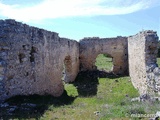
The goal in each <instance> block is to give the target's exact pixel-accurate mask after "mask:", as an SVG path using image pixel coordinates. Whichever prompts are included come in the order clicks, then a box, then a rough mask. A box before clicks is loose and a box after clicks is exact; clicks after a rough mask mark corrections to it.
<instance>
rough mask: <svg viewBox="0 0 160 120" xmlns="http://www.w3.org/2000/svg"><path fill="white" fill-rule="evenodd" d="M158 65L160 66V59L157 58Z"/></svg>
mask: <svg viewBox="0 0 160 120" xmlns="http://www.w3.org/2000/svg"><path fill="white" fill-rule="evenodd" d="M157 64H158V66H160V58H157Z"/></svg>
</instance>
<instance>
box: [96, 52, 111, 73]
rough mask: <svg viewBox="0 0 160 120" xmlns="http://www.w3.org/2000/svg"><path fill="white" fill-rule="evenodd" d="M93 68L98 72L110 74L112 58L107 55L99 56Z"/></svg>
mask: <svg viewBox="0 0 160 120" xmlns="http://www.w3.org/2000/svg"><path fill="white" fill-rule="evenodd" d="M95 66H96V67H97V69H98V70H103V71H106V72H111V71H112V70H113V58H112V57H111V56H110V55H108V54H99V55H98V56H97V57H96V62H95Z"/></svg>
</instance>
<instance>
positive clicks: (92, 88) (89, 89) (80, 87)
mask: <svg viewBox="0 0 160 120" xmlns="http://www.w3.org/2000/svg"><path fill="white" fill-rule="evenodd" d="M118 77H120V76H118V75H115V74H113V73H112V72H106V71H99V70H96V71H83V72H80V73H79V74H78V76H77V77H76V80H75V81H74V82H73V84H74V86H75V87H76V88H77V91H78V94H79V96H83V97H87V96H94V95H96V94H97V89H98V88H97V86H98V84H99V82H98V79H99V78H111V79H114V78H118Z"/></svg>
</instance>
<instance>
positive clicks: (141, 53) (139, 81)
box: [128, 31, 160, 96]
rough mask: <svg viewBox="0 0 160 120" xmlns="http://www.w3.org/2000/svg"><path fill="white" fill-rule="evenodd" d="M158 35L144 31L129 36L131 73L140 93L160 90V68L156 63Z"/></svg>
mask: <svg viewBox="0 0 160 120" xmlns="http://www.w3.org/2000/svg"><path fill="white" fill-rule="evenodd" d="M157 46H158V36H157V34H156V32H154V31H143V32H140V33H138V34H136V35H134V36H130V37H129V38H128V55H129V74H130V77H131V81H132V83H133V85H134V87H135V88H137V89H138V91H139V93H140V95H145V94H149V95H153V96H155V95H156V94H155V93H159V92H160V69H159V68H158V67H157V64H156V57H157Z"/></svg>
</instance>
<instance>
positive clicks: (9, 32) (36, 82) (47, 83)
mask: <svg viewBox="0 0 160 120" xmlns="http://www.w3.org/2000/svg"><path fill="white" fill-rule="evenodd" d="M64 68H65V71H66V72H65V73H66V74H65V78H64V81H65V82H70V81H74V79H75V77H76V75H77V74H78V71H79V43H78V42H76V41H73V40H69V39H65V38H60V37H59V36H58V34H57V33H54V32H50V31H46V30H43V29H38V28H34V27H30V26H28V25H26V24H22V23H19V22H16V21H14V20H5V21H3V20H0V100H4V99H6V98H9V97H11V96H15V95H30V94H40V95H44V94H51V95H53V96H60V95H61V94H62V93H63V89H64V88H63V82H62V76H63V71H64V70H63V69H64Z"/></svg>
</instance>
